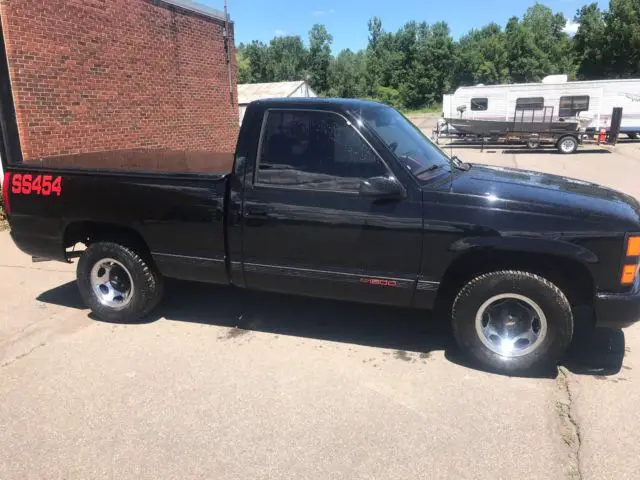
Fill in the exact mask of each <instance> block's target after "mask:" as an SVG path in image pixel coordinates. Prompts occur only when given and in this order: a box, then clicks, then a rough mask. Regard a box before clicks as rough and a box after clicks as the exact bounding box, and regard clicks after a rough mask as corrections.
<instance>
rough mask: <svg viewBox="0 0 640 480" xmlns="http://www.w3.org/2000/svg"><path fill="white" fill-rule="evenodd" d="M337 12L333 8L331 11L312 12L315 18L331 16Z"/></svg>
mask: <svg viewBox="0 0 640 480" xmlns="http://www.w3.org/2000/svg"><path fill="white" fill-rule="evenodd" d="M335 12H336V11H335V10H334V9H333V8H330V9H329V10H314V11H313V12H311V15H313V16H314V17H324V16H325V15H331V14H333V13H335Z"/></svg>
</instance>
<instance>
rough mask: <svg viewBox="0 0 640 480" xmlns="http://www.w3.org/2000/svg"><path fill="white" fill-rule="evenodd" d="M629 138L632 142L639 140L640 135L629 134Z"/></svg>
mask: <svg viewBox="0 0 640 480" xmlns="http://www.w3.org/2000/svg"><path fill="white" fill-rule="evenodd" d="M627 136H628V137H629V138H630V139H631V140H638V139H639V138H640V134H638V133H627Z"/></svg>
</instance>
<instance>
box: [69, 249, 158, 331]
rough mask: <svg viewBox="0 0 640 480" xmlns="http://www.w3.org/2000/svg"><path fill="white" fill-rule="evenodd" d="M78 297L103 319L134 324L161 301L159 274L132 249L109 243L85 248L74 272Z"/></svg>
mask: <svg viewBox="0 0 640 480" xmlns="http://www.w3.org/2000/svg"><path fill="white" fill-rule="evenodd" d="M77 277H78V286H79V288H80V294H81V295H82V298H83V299H84V301H85V303H86V304H87V306H88V307H89V308H90V309H91V310H92V311H93V313H95V315H96V316H98V317H99V318H100V319H102V320H106V321H109V322H118V323H124V322H134V321H136V320H139V319H140V318H142V317H144V316H145V315H146V314H148V313H149V312H150V311H151V310H152V309H153V308H154V307H155V306H156V305H157V304H158V303H159V301H160V299H161V298H162V287H163V279H162V277H161V275H160V274H159V273H158V272H157V271H156V270H155V268H154V267H153V266H152V265H150V262H148V261H147V260H145V259H143V258H142V256H141V255H139V254H138V253H137V252H135V251H134V250H132V249H130V248H128V247H125V246H123V245H119V244H117V243H111V242H98V243H94V244H92V245H90V246H89V248H87V250H86V251H85V252H84V254H83V255H82V257H80V261H79V262H78V269H77Z"/></svg>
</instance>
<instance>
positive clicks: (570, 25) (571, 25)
mask: <svg viewBox="0 0 640 480" xmlns="http://www.w3.org/2000/svg"><path fill="white" fill-rule="evenodd" d="M578 28H580V24H579V23H577V22H574V21H573V20H568V21H567V24H566V25H565V26H564V33H566V34H569V35H575V34H576V33H578Z"/></svg>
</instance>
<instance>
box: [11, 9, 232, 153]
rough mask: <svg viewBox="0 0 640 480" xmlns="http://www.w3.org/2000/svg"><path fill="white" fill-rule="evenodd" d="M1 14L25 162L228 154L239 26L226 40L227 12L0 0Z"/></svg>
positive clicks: (230, 32) (230, 139)
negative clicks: (145, 153)
mask: <svg viewBox="0 0 640 480" xmlns="http://www.w3.org/2000/svg"><path fill="white" fill-rule="evenodd" d="M0 15H1V17H2V27H3V33H4V39H5V45H6V50H7V55H8V62H9V71H10V77H11V84H12V88H13V96H14V102H15V107H16V117H17V123H18V128H19V131H20V141H21V145H22V150H23V156H24V159H25V161H29V160H36V159H40V158H42V157H49V156H59V155H69V154H77V153H87V152H101V151H102V152H103V151H109V150H111V151H113V150H136V149H159V150H164V151H168V150H170V151H182V152H185V151H188V152H201V153H202V152H233V150H234V148H235V142H236V137H237V134H238V106H237V94H236V92H237V85H236V68H235V51H234V47H233V46H234V41H233V26H232V24H230V26H229V29H228V30H229V31H228V35H229V39H228V42H225V37H224V32H225V17H224V14H222V13H221V12H217V11H215V10H212V9H208V8H206V7H202V6H200V5H198V4H195V3H193V2H191V1H190V0H46V1H43V0H0ZM226 45H228V48H229V49H230V51H229V56H228V57H227V51H226V48H227V47H226ZM228 59H229V60H230V63H229V62H228ZM229 72H231V81H230V80H229Z"/></svg>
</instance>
